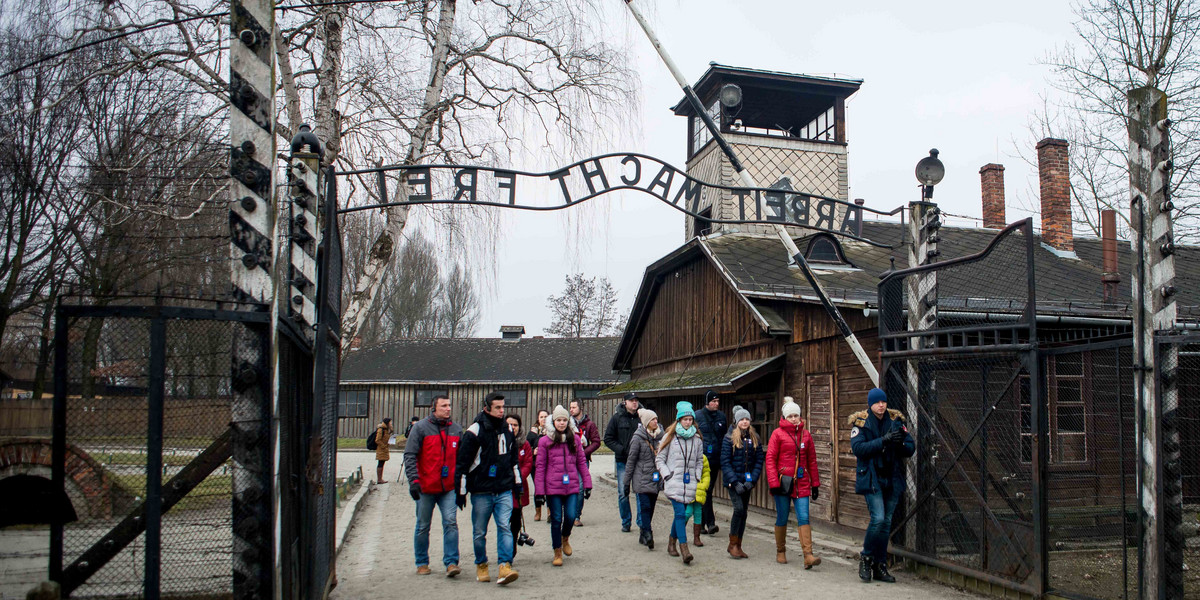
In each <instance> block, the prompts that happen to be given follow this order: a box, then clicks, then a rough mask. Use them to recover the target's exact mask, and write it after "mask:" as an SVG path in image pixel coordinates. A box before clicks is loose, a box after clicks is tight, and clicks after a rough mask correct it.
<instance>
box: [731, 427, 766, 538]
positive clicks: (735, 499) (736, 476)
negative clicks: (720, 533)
mask: <svg viewBox="0 0 1200 600" xmlns="http://www.w3.org/2000/svg"><path fill="white" fill-rule="evenodd" d="M766 458H767V453H766V451H765V450H764V449H763V444H762V442H761V441H760V440H759V439H758V432H756V431H754V427H753V426H751V425H750V411H748V410H746V409H744V408H742V407H740V406H735V407H733V427H730V428H729V435H727V436H725V439H724V440H721V475H722V476H723V477H724V478H725V487H727V488H729V501H730V502H732V503H733V519H732V520H731V521H730V523H729V548H728V549H726V552H728V553H729V555H730V556H732V557H734V558H750V557H749V556H747V555H746V553H745V552H743V551H742V535H743V534H744V533H745V532H746V513H747V512H748V511H749V509H750V492H751V491H752V490H753V489H754V484H756V483H758V480H759V479H760V478H761V477H762V471H763V463H764V462H765V461H766Z"/></svg>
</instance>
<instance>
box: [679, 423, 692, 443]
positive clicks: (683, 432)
mask: <svg viewBox="0 0 1200 600" xmlns="http://www.w3.org/2000/svg"><path fill="white" fill-rule="evenodd" d="M675 435H677V436H679V437H681V438H683V439H685V440H686V439H690V438H691V437H692V436H693V435H696V426H695V425H692V426H691V427H688V428H687V429H684V427H683V424H681V423H676V424H675Z"/></svg>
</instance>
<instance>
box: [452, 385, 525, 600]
mask: <svg viewBox="0 0 1200 600" xmlns="http://www.w3.org/2000/svg"><path fill="white" fill-rule="evenodd" d="M520 449H521V448H520V446H518V445H517V440H516V438H515V437H514V436H513V433H512V430H511V429H509V427H508V423H507V422H505V420H504V396H503V395H502V394H500V393H498V392H492V393H490V394H488V395H487V397H486V398H484V400H483V411H482V412H480V413H479V416H478V417H476V418H475V422H474V423H471V426H470V427H468V428H467V429H466V431H464V432H463V435H462V439H461V440H460V441H459V445H458V455H457V457H456V459H457V460H456V464H455V471H454V474H455V476H456V477H457V478H458V485H456V486H455V488H456V489H457V491H458V498H457V502H458V507H459V508H460V509H462V508H465V507H466V506H467V494H470V495H471V525H472V527H473V529H474V532H473V540H474V548H475V577H476V579H477V580H478V581H490V576H489V575H488V557H487V527H488V520H489V519H490V520H493V521H495V522H496V537H497V540H496V554H497V555H498V556H497V559H498V560H499V561H500V571H499V575H498V577H497V579H496V583H499V584H500V585H505V584H508V583H511V582H513V581H516V580H517V572H516V571H514V570H513V568H512V559H513V534H512V527H511V526H510V523H511V520H512V510H513V492H516V493H517V494H518V495H519V494H520V493H521V470H520V469H521V467H520V465H519V463H518V460H519V456H518V455H517V453H518V452H519V451H520Z"/></svg>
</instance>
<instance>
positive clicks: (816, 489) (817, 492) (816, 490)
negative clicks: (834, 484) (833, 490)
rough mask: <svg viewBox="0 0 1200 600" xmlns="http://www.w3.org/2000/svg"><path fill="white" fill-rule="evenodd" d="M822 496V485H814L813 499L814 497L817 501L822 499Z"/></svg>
mask: <svg viewBox="0 0 1200 600" xmlns="http://www.w3.org/2000/svg"><path fill="white" fill-rule="evenodd" d="M820 498H821V486H819V485H814V486H813V489H812V499H813V500H814V501H816V500H818V499H820Z"/></svg>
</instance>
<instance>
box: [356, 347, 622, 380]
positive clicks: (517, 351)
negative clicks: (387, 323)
mask: <svg viewBox="0 0 1200 600" xmlns="http://www.w3.org/2000/svg"><path fill="white" fill-rule="evenodd" d="M619 341H620V338H615V337H603V338H526V339H520V340H505V339H498V338H435V339H401V340H392V341H388V342H384V343H381V344H377V345H374V346H368V347H365V348H360V349H358V350H354V351H351V352H349V353H348V354H347V356H346V357H345V359H344V360H343V362H342V377H341V380H342V382H343V383H472V382H507V383H597V384H600V383H603V384H612V383H616V382H618V381H620V380H621V379H623V377H621V376H620V375H618V374H616V373H613V371H612V357H613V354H614V353H616V350H617V343H618V342H619Z"/></svg>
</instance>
